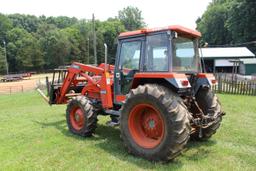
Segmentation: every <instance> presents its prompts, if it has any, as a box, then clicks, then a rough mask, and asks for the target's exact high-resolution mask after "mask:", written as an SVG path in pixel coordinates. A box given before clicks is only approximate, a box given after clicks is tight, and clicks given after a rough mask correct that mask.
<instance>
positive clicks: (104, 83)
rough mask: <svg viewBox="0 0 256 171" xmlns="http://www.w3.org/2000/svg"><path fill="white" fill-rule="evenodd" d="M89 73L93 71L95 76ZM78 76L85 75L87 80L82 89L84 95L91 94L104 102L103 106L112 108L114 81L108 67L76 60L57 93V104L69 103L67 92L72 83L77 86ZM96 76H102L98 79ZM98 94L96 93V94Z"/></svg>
mask: <svg viewBox="0 0 256 171" xmlns="http://www.w3.org/2000/svg"><path fill="white" fill-rule="evenodd" d="M88 73H93V75H94V77H93V76H89V75H88ZM77 76H80V77H84V78H85V79H84V80H86V81H87V83H86V85H85V86H84V88H83V90H82V91H81V94H82V95H88V96H89V95H91V94H94V96H90V98H95V99H96V100H100V101H101V102H102V106H103V108H112V107H113V104H112V89H111V85H112V81H111V79H110V74H109V72H108V69H107V70H105V69H103V68H101V67H95V66H91V65H84V64H82V63H78V62H74V63H73V64H72V65H71V66H70V67H69V68H68V72H67V76H66V77H65V79H64V81H63V84H62V86H61V88H60V91H59V92H58V93H57V99H56V103H57V104H63V103H67V100H68V99H67V97H66V94H67V93H68V91H69V89H70V87H71V86H72V85H74V86H76V84H77V82H79V81H78V80H77ZM95 77H100V78H99V79H98V80H95V79H94V78H95ZM95 94H96V95H95Z"/></svg>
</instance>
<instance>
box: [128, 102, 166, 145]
mask: <svg viewBox="0 0 256 171" xmlns="http://www.w3.org/2000/svg"><path fill="white" fill-rule="evenodd" d="M128 126H129V131H130V134H131V136H132V138H133V140H134V141H135V142H136V143H137V144H138V145H139V146H141V147H143V148H155V147H156V146H158V145H159V144H160V143H161V142H162V140H163V137H164V131H165V128H164V121H163V119H162V116H161V114H160V112H159V111H158V110H157V109H156V108H154V107H153V106H152V105H149V104H138V105H136V106H135V107H134V108H133V109H132V110H131V113H130V115H129V118H128Z"/></svg>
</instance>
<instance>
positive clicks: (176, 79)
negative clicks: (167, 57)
mask: <svg viewBox="0 0 256 171" xmlns="http://www.w3.org/2000/svg"><path fill="white" fill-rule="evenodd" d="M144 80H147V82H146V83H159V82H161V80H165V81H164V82H167V83H170V84H171V85H172V86H173V87H175V88H176V89H186V88H191V85H190V83H189V81H188V79H187V77H186V75H185V74H177V73H150V72H143V73H136V74H135V75H134V79H133V82H132V88H136V87H137V86H138V85H140V84H142V83H144V82H145V81H144Z"/></svg>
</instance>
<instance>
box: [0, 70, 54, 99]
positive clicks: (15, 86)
mask: <svg viewBox="0 0 256 171" xmlns="http://www.w3.org/2000/svg"><path fill="white" fill-rule="evenodd" d="M46 76H48V77H49V78H51V77H52V74H37V75H32V77H30V78H25V79H23V80H21V81H15V82H0V94H12V93H17V92H24V91H30V90H34V89H35V88H36V87H37V86H38V85H42V84H45V77H46Z"/></svg>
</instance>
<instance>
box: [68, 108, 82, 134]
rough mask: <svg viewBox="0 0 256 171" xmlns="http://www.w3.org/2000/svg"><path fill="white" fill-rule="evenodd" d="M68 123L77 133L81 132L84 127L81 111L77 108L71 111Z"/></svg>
mask: <svg viewBox="0 0 256 171" xmlns="http://www.w3.org/2000/svg"><path fill="white" fill-rule="evenodd" d="M70 122H71V125H72V127H73V128H74V129H75V130H77V131H79V130H81V129H82V128H83V127H84V124H85V119H84V114H83V111H82V109H81V108H80V107H78V106H77V107H75V108H74V109H72V110H71V113H70Z"/></svg>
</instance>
